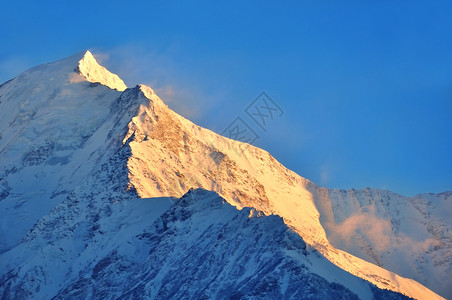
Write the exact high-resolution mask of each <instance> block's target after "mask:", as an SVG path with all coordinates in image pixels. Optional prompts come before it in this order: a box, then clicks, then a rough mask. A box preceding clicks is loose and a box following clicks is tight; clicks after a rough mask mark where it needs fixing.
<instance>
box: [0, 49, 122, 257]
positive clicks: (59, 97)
mask: <svg viewBox="0 0 452 300" xmlns="http://www.w3.org/2000/svg"><path fill="white" fill-rule="evenodd" d="M81 58H84V61H85V63H86V61H89V59H90V55H87V56H84V55H83V54H82V53H80V54H77V55H74V56H72V57H70V58H67V59H64V60H61V61H58V62H55V63H51V64H45V65H41V66H38V67H35V68H33V69H31V70H29V71H27V72H24V73H22V74H20V75H19V76H18V77H17V78H14V79H13V80H11V81H9V82H7V83H5V84H3V85H2V86H1V88H0V156H1V168H0V178H1V181H0V211H1V212H2V220H1V227H0V253H1V252H4V251H6V250H8V249H10V248H11V247H12V246H14V245H15V244H17V242H18V241H19V240H20V239H21V238H22V237H23V236H24V234H25V233H27V231H28V230H29V229H30V227H31V226H32V225H33V224H34V223H35V222H36V221H37V220H38V219H39V218H40V217H42V216H43V215H45V214H47V213H48V212H49V211H50V210H51V209H52V208H53V207H55V206H56V205H57V204H59V203H60V202H61V201H62V200H63V199H65V198H66V197H67V195H68V193H69V192H70V191H71V189H73V188H74V186H76V185H78V184H80V183H81V182H82V181H83V178H84V177H85V176H86V174H87V172H88V171H89V170H90V168H92V167H93V165H95V164H96V163H97V160H98V156H99V153H91V152H90V151H94V150H99V149H98V144H99V143H102V141H103V140H105V138H106V137H104V136H100V131H99V129H100V127H102V126H103V125H104V124H105V123H106V122H111V118H112V116H111V112H110V111H109V107H110V105H111V104H112V103H113V102H114V101H115V100H116V99H117V98H118V97H119V95H120V94H119V92H116V91H113V90H111V89H109V88H108V87H106V86H104V85H99V84H90V83H89V82H87V81H86V79H85V77H84V76H83V75H81V74H79V73H77V72H74V69H75V68H76V67H77V65H78V61H79V60H80V59H81ZM92 59H94V58H92ZM92 64H93V63H92ZM116 113H119V114H123V113H124V112H122V111H117V112H116ZM95 133H97V134H96V136H94V137H93V135H94V134H95ZM99 138H103V140H99ZM11 228H14V230H11Z"/></svg>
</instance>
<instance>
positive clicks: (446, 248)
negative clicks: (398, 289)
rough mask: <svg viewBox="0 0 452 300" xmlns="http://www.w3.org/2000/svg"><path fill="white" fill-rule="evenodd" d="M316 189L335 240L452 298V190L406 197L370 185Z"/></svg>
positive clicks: (323, 219)
mask: <svg viewBox="0 0 452 300" xmlns="http://www.w3.org/2000/svg"><path fill="white" fill-rule="evenodd" d="M314 193H316V197H315V199H316V204H317V207H318V209H319V211H320V215H321V217H320V221H321V223H322V225H323V227H324V228H325V230H326V233H327V237H328V240H329V241H330V242H331V244H332V245H334V246H335V247H337V248H339V249H342V250H345V251H347V252H349V253H351V254H353V255H356V256H358V257H361V258H363V259H365V260H366V261H369V262H372V263H374V264H377V265H378V266H381V267H384V268H387V269H390V270H391V271H393V272H395V273H397V274H399V275H401V276H406V277H409V278H413V279H414V280H416V281H418V282H421V283H423V284H425V285H427V286H429V287H431V288H432V289H433V290H435V291H438V292H439V293H440V294H442V295H444V296H445V297H446V298H449V299H450V298H452V289H451V287H450V284H449V283H448V281H447V280H444V279H445V278H450V277H451V274H452V236H451V233H450V229H451V227H452V224H451V218H450V216H451V215H452V205H451V203H452V192H445V193H441V194H437V195H435V194H423V195H417V196H415V197H403V196H401V195H398V194H395V193H392V192H389V191H383V190H377V189H370V188H368V189H363V190H354V189H352V190H348V191H345V190H334V189H326V188H317V190H316V191H314Z"/></svg>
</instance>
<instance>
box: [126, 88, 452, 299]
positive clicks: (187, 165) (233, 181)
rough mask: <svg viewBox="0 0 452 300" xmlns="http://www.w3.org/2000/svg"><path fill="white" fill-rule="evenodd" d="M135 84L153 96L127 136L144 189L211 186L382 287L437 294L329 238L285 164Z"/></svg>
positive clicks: (309, 189)
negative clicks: (183, 113)
mask: <svg viewBox="0 0 452 300" xmlns="http://www.w3.org/2000/svg"><path fill="white" fill-rule="evenodd" d="M140 91H141V92H142V93H143V95H144V96H145V97H146V98H148V99H149V100H150V101H149V104H148V105H142V106H140V109H139V112H138V114H137V116H136V117H134V118H133V119H132V122H131V123H130V124H129V133H128V134H127V136H126V139H128V138H129V137H132V136H133V138H132V139H131V142H130V147H131V149H132V156H131V158H130V159H129V163H128V169H129V172H130V174H129V177H130V182H131V184H133V186H134V187H135V188H136V190H137V192H138V194H139V195H140V196H141V197H155V196H175V197H179V196H181V195H182V194H183V192H184V190H186V189H188V188H189V187H200V188H205V189H209V190H213V191H216V192H217V193H218V194H220V195H221V196H222V197H223V198H225V199H226V200H227V201H228V202H229V203H231V204H233V205H235V206H237V207H238V208H241V207H244V206H249V207H254V208H256V209H258V210H261V211H263V212H264V213H265V214H267V215H269V214H276V215H279V216H281V217H283V218H284V222H285V223H286V224H288V225H289V226H290V227H291V228H293V229H294V230H295V231H296V232H297V233H298V234H300V236H302V237H303V239H304V240H305V241H306V242H307V243H308V244H310V245H313V246H314V247H315V248H316V249H317V250H318V251H319V252H321V253H322V254H323V255H324V256H325V257H327V258H328V259H329V260H330V261H331V262H333V263H334V264H336V265H337V266H339V267H341V268H343V269H344V270H347V271H348V272H350V273H352V274H354V275H356V276H358V277H361V278H363V279H366V280H368V281H370V282H372V283H373V284H375V285H377V286H378V287H380V288H388V289H391V290H394V291H398V292H402V293H405V294H407V295H410V296H411V297H418V298H428V297H435V296H434V295H431V294H430V292H427V294H423V293H424V291H425V290H424V287H423V286H421V285H419V284H418V283H417V282H415V281H413V280H410V279H405V278H401V277H400V276H397V275H395V274H393V273H392V272H388V271H387V270H385V269H383V268H380V267H378V266H376V265H374V264H372V263H369V262H367V261H365V260H363V259H359V258H358V257H355V256H353V255H350V254H349V253H347V252H344V251H341V250H339V249H337V248H334V247H333V246H331V244H330V242H329V241H328V239H327V236H326V233H325V230H324V228H323V226H322V224H321V222H320V219H319V217H320V214H319V211H318V209H317V204H316V198H315V197H317V190H318V187H317V186H316V185H315V184H313V183H311V182H310V181H308V180H306V179H304V178H302V177H300V176H299V175H297V174H295V173H293V172H292V171H290V170H288V169H286V168H285V167H284V166H282V165H281V164H280V163H278V162H277V161H276V160H275V159H274V158H273V157H272V156H271V155H270V154H269V153H268V152H266V151H264V150H262V149H259V148H256V147H253V146H250V145H246V144H243V143H241V142H237V141H233V140H230V139H227V138H225V137H222V136H220V135H218V134H216V133H214V132H212V131H210V130H207V129H204V128H201V127H199V126H197V125H195V124H193V123H191V122H190V121H188V120H186V119H184V118H183V117H181V116H179V115H177V114H176V113H174V112H173V111H171V110H169V109H168V107H167V106H166V105H165V104H164V103H163V102H162V101H161V99H160V98H159V97H158V96H157V95H156V94H155V93H154V92H153V91H152V89H150V88H149V87H146V86H140ZM244 149H246V150H244ZM450 227H451V226H450V225H448V227H447V228H450ZM447 249H451V247H447ZM385 267H388V268H390V265H386V266H385ZM407 276H409V277H411V274H408V275H407Z"/></svg>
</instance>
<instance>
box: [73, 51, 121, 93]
mask: <svg viewBox="0 0 452 300" xmlns="http://www.w3.org/2000/svg"><path fill="white" fill-rule="evenodd" d="M78 71H79V72H80V74H81V75H83V76H84V77H85V78H86V80H88V81H89V82H98V83H100V84H103V85H105V86H108V87H109V88H111V89H116V90H118V91H121V92H122V91H124V90H125V89H126V88H127V86H126V85H125V84H124V81H122V79H121V78H119V76H118V75H116V74H113V73H111V72H110V71H108V70H107V69H105V68H104V67H102V66H101V65H99V63H98V62H97V60H96V59H95V58H94V56H93V54H92V53H91V52H90V51H86V52H85V54H84V55H83V58H82V59H81V60H80V61H79V62H78Z"/></svg>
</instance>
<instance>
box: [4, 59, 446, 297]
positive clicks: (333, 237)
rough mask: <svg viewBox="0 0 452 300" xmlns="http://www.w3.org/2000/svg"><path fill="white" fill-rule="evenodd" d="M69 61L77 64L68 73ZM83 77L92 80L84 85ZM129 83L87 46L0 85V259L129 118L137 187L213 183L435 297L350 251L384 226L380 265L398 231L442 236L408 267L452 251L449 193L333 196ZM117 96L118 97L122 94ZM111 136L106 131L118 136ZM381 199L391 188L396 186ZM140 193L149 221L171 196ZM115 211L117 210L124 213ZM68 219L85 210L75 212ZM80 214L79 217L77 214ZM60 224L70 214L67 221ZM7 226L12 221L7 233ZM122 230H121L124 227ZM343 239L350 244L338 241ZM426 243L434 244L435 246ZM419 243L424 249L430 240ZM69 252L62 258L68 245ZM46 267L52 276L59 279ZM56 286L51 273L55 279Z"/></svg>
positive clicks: (49, 251)
mask: <svg viewBox="0 0 452 300" xmlns="http://www.w3.org/2000/svg"><path fill="white" fill-rule="evenodd" d="M76 68H78V71H79V73H77V72H74V69H76ZM90 82H91V83H100V84H99V85H96V84H94V85H93V84H90ZM126 88H127V87H126V86H125V84H124V82H123V81H122V80H121V79H120V78H119V77H118V76H117V75H115V74H112V73H110V72H109V71H108V70H106V69H105V68H104V67H102V66H100V65H99V64H98V63H97V61H96V60H95V58H94V57H93V55H92V54H91V53H90V52H89V51H88V52H86V53H80V54H77V55H74V56H72V57H70V58H67V59H64V60H61V61H58V62H55V63H51V64H45V65H42V66H38V67H36V68H33V69H31V70H28V71H26V72H24V73H22V74H21V75H19V76H18V77H17V78H15V79H14V80H12V81H11V82H9V83H6V84H5V85H4V86H2V87H1V89H0V105H1V106H0V107H1V109H0V129H1V131H0V137H1V138H0V155H1V156H2V161H1V169H0V172H1V174H0V175H1V178H2V179H5V180H4V181H2V182H0V184H3V185H1V186H0V188H1V189H0V194H2V193H4V195H6V196H5V198H4V199H3V200H2V201H0V211H1V212H2V220H1V227H0V253H2V252H5V251H6V253H5V255H4V256H2V259H4V258H8V260H4V261H3V263H6V262H7V263H11V264H13V262H14V261H15V262H16V263H17V264H19V262H17V260H20V259H21V256H20V255H17V252H14V250H15V249H17V251H19V252H20V251H23V252H22V253H28V252H29V251H31V250H30V249H28V250H27V249H24V248H21V246H20V244H19V246H17V248H15V246H16V245H18V243H19V241H20V240H21V238H22V237H24V235H25V234H26V233H27V232H28V231H29V230H30V229H31V228H32V226H33V225H35V223H36V222H37V221H38V220H40V221H38V223H39V222H41V223H39V224H42V222H44V223H45V221H46V220H47V219H51V217H50V216H54V214H58V210H69V209H70V207H69V205H70V203H69V204H68V203H65V204H64V205H62V206H61V207H60V206H58V205H60V204H61V202H62V201H63V200H64V199H67V197H68V195H69V194H70V193H71V192H72V191H74V189H75V188H76V187H77V188H76V190H77V191H78V193H79V194H81V195H84V193H87V194H89V192H90V191H85V190H84V186H85V185H86V180H87V178H91V179H92V180H95V178H94V177H93V176H94V175H93V173H92V172H93V170H94V169H95V168H98V167H99V166H100V165H102V164H104V163H106V161H105V160H106V159H107V157H106V156H105V153H108V151H114V149H112V148H111V145H112V144H113V142H112V136H111V135H112V132H113V131H114V132H115V134H116V135H119V134H120V133H121V132H122V131H121V130H123V128H122V127H121V126H126V124H127V123H128V122H129V121H130V122H129V124H128V132H127V134H126V135H125V136H124V135H122V136H120V138H121V139H122V140H123V143H124V144H126V143H129V142H130V144H129V145H130V148H131V156H130V157H129V159H128V162H127V169H126V168H124V171H123V172H128V176H129V181H130V185H131V186H133V187H134V188H135V189H136V190H137V193H138V195H139V196H140V197H142V198H153V197H167V196H168V197H180V196H181V195H183V194H184V193H185V192H186V191H187V190H188V189H189V188H190V187H195V188H196V187H201V188H205V189H207V190H212V191H215V192H217V193H218V194H219V195H221V196H222V197H223V198H224V199H226V201H228V202H229V203H230V204H232V205H234V206H235V207H237V208H238V209H242V208H243V207H245V206H247V207H252V208H254V209H256V210H258V211H262V212H263V213H264V214H266V215H271V214H275V215H279V216H281V217H283V219H284V222H285V223H286V224H287V225H288V226H289V227H291V228H292V229H293V230H294V231H295V232H296V233H298V234H299V235H300V236H301V237H302V238H303V240H304V241H306V242H307V243H308V244H309V245H310V246H311V247H313V248H314V249H316V251H318V252H319V253H320V254H321V255H323V256H324V257H325V258H327V259H328V260H329V261H331V262H332V263H333V264H335V265H336V266H337V267H339V268H341V269H343V270H346V271H347V272H349V273H351V274H353V275H356V276H358V277H360V278H363V279H365V280H368V281H369V282H371V283H373V284H375V285H377V286H378V287H380V288H386V289H390V290H393V291H397V292H401V293H404V294H406V295H408V296H410V297H413V298H417V299H440V298H441V297H439V296H438V295H436V294H435V293H433V292H432V291H431V290H429V289H427V288H426V287H424V286H422V285H421V284H419V283H417V282H415V281H414V280H411V279H407V278H403V277H400V276H398V275H396V274H395V273H393V272H390V271H388V270H386V269H384V268H381V267H379V266H377V265H376V264H374V263H378V261H377V260H374V261H373V260H372V258H369V257H364V258H365V259H366V260H369V261H371V262H373V263H371V262H369V261H366V260H363V259H361V258H358V257H356V256H354V255H352V254H356V255H358V256H361V257H362V256H363V255H364V256H365V255H368V256H369V251H367V250H366V249H365V248H364V247H363V245H364V243H362V242H360V240H359V239H360V238H367V239H369V238H370V239H371V238H372V237H375V236H376V237H379V238H385V237H386V233H388V234H390V235H391V237H390V238H389V239H388V240H386V239H385V240H383V241H381V240H377V239H375V240H374V241H373V240H371V243H370V245H371V247H372V249H371V250H372V253H376V252H377V254H378V256H379V258H378V259H379V260H381V262H383V265H384V266H385V268H389V269H391V268H393V266H397V263H398V261H397V259H398V258H401V257H402V256H403V255H404V253H405V251H409V249H407V248H403V247H401V244H402V242H401V241H403V238H405V237H408V238H411V239H415V241H416V242H421V243H423V242H425V241H427V240H428V239H429V238H432V236H433V238H436V240H440V241H441V243H445V244H444V245H445V246H444V247H442V248H441V249H443V250H444V251H443V250H441V251H443V252H434V251H433V252H430V254H431V253H433V254H431V255H430V254H428V255H427V256H425V255H422V252H419V253H417V252H415V251H414V252H413V251H412V252H409V254H408V255H406V256H405V257H404V258H405V259H406V263H405V265H406V264H409V263H412V262H413V260H422V259H426V260H429V259H432V260H433V261H435V262H437V261H441V260H438V259H439V258H440V256H439V254H442V255H445V257H446V258H448V257H450V249H451V247H450V232H451V229H450V228H451V224H450V222H446V221H447V220H450V218H449V219H448V216H449V215H450V214H448V213H446V212H445V211H449V212H450V211H451V210H452V209H451V208H450V201H446V200H447V199H449V200H450V198H446V200H445V202H444V203H443V204H441V205H431V204H429V203H431V202H432V201H436V200H435V199H436V197H435V196H431V197H430V196H422V197H420V198H419V199H418V198H415V199H411V200H409V201H410V203H411V204H410V205H408V206H407V205H404V204H400V203H401V201H402V202H403V201H405V200H406V199H403V198H400V199H399V198H397V200H396V201H394V202H393V204H391V205H394V206H393V207H390V208H385V209H382V208H381V207H380V206H378V205H380V204H379V203H380V202H378V201H374V200H372V199H373V198H372V197H367V196H366V197H364V198H359V197H358V198H359V199H361V200H362V201H364V202H366V203H364V202H362V203H361V202H359V201H358V200H356V201H357V202H355V198H354V197H352V196H347V197H344V198H341V197H339V196H337V195H336V194H335V193H334V192H331V193H330V194H328V193H327V194H328V195H327V196H325V197H324V195H323V194H322V189H320V188H319V187H318V186H316V185H315V184H313V183H311V182H310V181H308V180H306V179H304V178H302V177H301V176H299V175H298V174H295V173H294V172H292V171H290V170H288V169H287V168H285V167H284V166H282V165H281V164H280V163H278V162H277V161H276V160H275V159H274V158H273V157H272V156H271V155H270V154H269V153H268V152H266V151H264V150H262V149H259V148H256V147H253V146H250V145H247V144H244V143H241V142H237V141H233V140H230V139H228V138H225V137H222V136H220V135H218V134H216V133H214V132H212V131H210V130H207V129H204V128H201V127H199V126H197V125H195V124H193V123H192V122H190V121H188V120H187V119H185V118H183V117H181V116H179V115H178V114H176V113H175V112H173V111H172V110H170V109H169V108H168V107H167V106H166V105H165V104H164V103H163V101H162V100H161V99H160V98H159V97H158V96H157V95H156V94H155V93H154V91H153V90H152V89H151V88H150V87H147V86H144V85H141V86H139V87H138V88H136V89H127V90H126ZM124 90H125V92H123V93H120V91H124ZM135 93H136V94H135ZM120 97H125V99H122V100H121V98H120ZM121 101H135V103H136V105H132V106H130V107H129V108H128V110H127V111H122V109H125V108H124V107H122V106H121V105H123V104H122V102H121ZM115 103H116V104H117V105H118V107H116V108H114V109H113V106H112V105H114V104H115ZM139 103H142V104H141V105H139ZM132 116H133V118H132ZM130 119H131V120H130ZM118 126H119V127H120V128H118ZM126 129H127V128H126ZM116 135H114V136H115V137H117V136H116ZM124 147H125V146H124ZM93 178H94V179H93ZM5 182H6V183H5ZM5 184H6V185H5ZM101 188H102V189H105V190H106V191H105V192H104V193H103V194H102V193H100V194H101V195H103V197H105V198H108V197H107V196H106V195H108V189H109V186H107V185H106V186H103V187H101ZM322 195H323V196H322ZM388 195H389V194H388ZM388 197H391V199H393V198H394V196H393V195H389V196H388ZM113 199H114V198H113ZM113 199H111V200H112V201H113ZM363 199H364V200H363ZM144 201H152V200H143V201H140V202H136V203H134V204H133V205H138V206H140V205H143V210H142V211H141V212H142V213H143V214H144V215H146V214H148V215H149V218H150V219H155V218H156V216H157V215H158V213H161V212H162V211H164V210H165V209H166V208H167V207H168V206H167V205H169V204H168V203H167V202H168V201H169V200H168V199H166V200H158V201H156V202H155V203H160V202H162V201H163V202H165V201H166V204H165V203H163V202H162V203H160V204H158V205H157V206H156V207H155V209H156V211H155V214H153V213H151V210H152V204H151V203H153V202H144ZM372 201H374V202H372ZM391 201H392V200H391ZM395 203H399V204H395ZM148 204H149V207H148V206H147V205H148ZM120 205H126V204H124V203H120ZM397 205H400V206H397ZM426 207H427V208H426ZM405 208H408V209H409V211H407V212H406V213H401V215H402V217H398V216H394V215H391V214H394V213H395V212H400V211H401V210H403V209H405ZM51 211H52V213H51V214H50V215H49V212H51ZM126 212H127V214H129V215H126V216H123V215H121V210H120V211H118V212H115V214H113V215H112V216H111V219H109V220H110V221H111V220H118V224H122V225H118V226H119V227H115V224H110V223H109V222H107V223H105V222H104V221H100V224H101V226H102V227H103V228H104V229H105V230H106V231H108V232H110V234H109V236H111V237H112V236H114V238H117V239H118V240H120V235H118V234H120V233H121V232H122V230H129V229H130V228H134V229H133V230H138V228H139V227H136V228H135V227H133V226H134V224H135V221H134V220H135V219H136V220H137V222H138V220H143V219H142V218H143V215H140V211H139V210H138V211H137V210H136V208H134V209H133V212H132V211H130V210H129V209H127V210H124V211H123V213H126ZM74 214H75V213H74ZM357 214H361V216H367V217H368V218H369V219H370V220H375V221H376V222H375V223H376V224H378V225H380V227H376V229H373V228H371V225H372V224H368V223H366V222H367V221H369V219H367V220H366V219H365V218H362V217H361V218H359V217H358V218H354V216H355V215H357ZM425 215H428V217H426V216H425ZM151 216H152V217H151ZM123 217H124V218H125V219H124V220H121V218H123ZM71 218H75V219H77V218H83V216H77V215H76V214H75V215H71ZM115 218H116V219H115ZM212 218H215V216H212ZM410 218H414V219H415V220H416V221H415V222H411V223H410V224H412V225H413V227H411V225H410V226H406V225H405V224H407V223H405V222H406V221H407V220H409V219H410ZM77 220H78V219H77ZM388 220H389V221H388ZM391 220H395V221H399V223H400V224H399V225H400V226H399V227H398V229H397V230H398V231H388V228H391V225H388V224H389V223H391ZM82 221H83V220H79V222H81V223H82ZM67 222H68V223H67V224H72V223H71V222H73V220H69V221H67ZM140 222H141V221H140ZM388 222H389V223H388ZM38 223H36V224H38ZM65 224H66V223H65ZM67 224H66V225H67ZM137 224H138V223H137ZM344 224H345V225H350V224H351V225H353V226H355V227H353V226H345V225H344ZM10 226H14V227H15V228H14V231H12V230H11V229H10V228H11V227H10ZM83 226H85V225H83ZM83 226H79V227H77V229H74V231H73V232H72V231H70V230H72V229H67V230H69V232H70V234H73V235H74V239H73V244H71V245H66V244H64V245H63V246H64V247H66V248H67V249H73V250H71V251H73V253H79V252H80V251H82V250H80V249H81V248H83V247H85V246H84V245H82V244H79V242H78V241H79V239H77V238H76V237H77V235H78V234H80V235H81V234H83V232H85V231H86V228H85V229H84V228H83ZM86 226H88V225H86ZM121 226H124V227H121ZM137 226H138V225H137ZM341 226H342V227H341ZM356 226H360V227H363V228H368V230H367V232H366V231H365V230H364V235H357V234H356V230H353V229H356ZM388 226H389V227H388ZM414 226H415V227H414ZM127 228H129V229H127ZM349 228H352V229H349ZM339 229H342V230H343V231H344V232H346V234H343V232H342V231H340V230H339ZM130 230H132V229H130ZM325 230H326V231H325ZM375 230H376V231H375ZM115 232H118V234H116V233H115ZM127 232H128V233H127V234H130V233H131V232H132V231H130V232H129V231H127ZM133 232H135V231H133ZM60 234H63V233H61V232H60ZM95 238H97V237H95ZM341 238H343V239H344V240H341ZM99 239H102V238H101V237H99ZM348 240H351V241H354V242H355V241H358V242H357V243H348V244H347V241H348ZM65 241H66V240H65ZM330 241H331V242H332V243H330ZM405 241H406V239H405ZM40 242H44V239H43V240H40V238H39V237H37V238H36V240H34V243H37V244H39V243H40ZM66 242H67V241H66ZM66 242H65V243H66ZM102 243H105V244H104V245H105V247H107V246H108V245H109V244H108V241H103V242H102ZM112 243H113V241H112ZM368 244H369V243H368ZM435 245H436V244H435V243H433V244H432V245H431V247H433V250H435ZM42 246H43V248H42V249H41V250H40V251H39V253H37V254H36V255H33V256H32V257H33V258H32V259H35V260H40V259H43V258H45V259H47V260H51V258H52V257H58V255H60V253H59V252H58V251H57V252H54V251H55V247H54V246H45V245H42ZM24 247H25V246H24ZM425 247H426V249H428V250H430V248H429V247H430V245H426V246H425ZM66 248H65V249H66ZM107 248H108V247H107ZM107 248H106V249H107ZM338 248H341V249H343V250H346V251H349V252H351V253H352V254H350V253H347V252H345V251H343V250H339V249H338ZM363 249H364V250H363ZM388 249H389V253H395V254H394V255H386V254H385V253H386V252H387V251H388ZM400 249H402V250H400ZM8 251H9V252H8ZM27 251H28V252H27ZM90 251H92V252H90ZM95 251H97V250H96V248H92V250H91V248H89V246H88V249H87V250H86V252H84V253H85V256H84V257H82V258H78V261H77V263H76V264H74V265H72V266H71V268H72V269H67V268H68V267H67V266H60V267H58V268H57V269H55V274H63V273H64V274H66V273H68V272H69V273H72V274H74V276H77V275H76V274H77V272H79V271H80V270H81V269H82V268H83V266H84V265H86V263H87V261H88V260H89V259H92V257H93V256H96V255H95V253H94V252H95ZM413 253H414V254H413ZM91 254H92V256H90V255H91ZM67 255H68V257H70V254H67ZM97 255H99V254H97ZM291 255H295V254H293V253H292V254H291ZM429 255H430V256H429ZM322 259H323V258H322ZM23 263H25V264H29V266H30V268H31V266H32V265H34V264H37V262H36V261H34V262H33V261H28V262H23ZM311 263H312V265H313V266H317V265H318V264H319V262H317V260H316V259H315V258H313V259H311ZM321 265H322V266H323V267H322V268H321V267H318V268H314V267H313V268H312V272H314V273H315V272H317V273H318V274H320V275H322V276H324V277H326V278H327V279H328V280H330V281H331V282H340V283H342V284H344V285H346V286H347V284H348V286H349V287H351V288H352V289H353V288H354V289H355V290H356V292H357V293H358V294H359V295H360V296H361V297H362V298H368V297H369V295H370V294H369V290H368V289H366V288H364V289H363V288H362V287H359V284H355V283H347V282H346V281H347V280H345V279H344V278H345V277H344V278H341V276H340V270H339V271H338V269H335V270H336V271H337V272H336V271H334V272H333V271H331V272H329V270H330V267H328V263H322V264H321ZM445 265H446V267H444V268H440V272H443V273H444V274H446V276H447V274H449V275H450V260H449V264H447V260H446V263H445ZM27 266H28V265H27ZM77 266H80V267H79V268H77ZM419 266H421V267H422V268H427V269H428V268H429V266H431V264H428V261H427V263H425V264H419ZM423 266H425V267H423ZM415 268H416V267H415ZM448 268H449V269H448ZM405 269H406V268H405ZM391 270H393V271H394V269H391ZM436 270H437V269H436V268H432V269H431V270H428V272H426V274H433V273H435V272H436ZM422 272H423V271H420V273H422ZM55 274H54V277H55V278H56V277H58V276H57V275H55ZM338 274H339V275H338ZM435 274H436V273H435ZM439 274H442V273H439ZM353 282H355V281H353ZM56 287H57V285H56V283H55V289H56Z"/></svg>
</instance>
